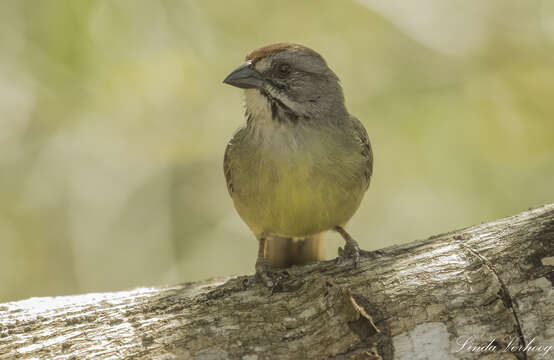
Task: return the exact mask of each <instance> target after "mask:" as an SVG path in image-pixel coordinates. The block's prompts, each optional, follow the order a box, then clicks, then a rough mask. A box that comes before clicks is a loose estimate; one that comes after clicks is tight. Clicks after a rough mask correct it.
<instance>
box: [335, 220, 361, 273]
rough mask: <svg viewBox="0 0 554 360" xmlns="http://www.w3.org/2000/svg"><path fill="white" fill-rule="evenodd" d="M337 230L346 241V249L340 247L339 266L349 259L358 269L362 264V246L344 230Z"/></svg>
mask: <svg viewBox="0 0 554 360" xmlns="http://www.w3.org/2000/svg"><path fill="white" fill-rule="evenodd" d="M335 230H336V231H337V232H338V233H339V234H341V235H342V237H343V238H344V240H345V244H344V248H342V247H339V251H338V252H339V256H338V257H337V264H341V263H342V262H344V261H345V260H347V259H352V264H353V265H354V267H358V264H359V263H360V246H359V245H358V242H357V241H356V240H354V239H353V238H352V237H351V236H350V235H349V234H348V233H347V232H346V231H345V230H344V229H343V228H341V227H338V226H337V227H336V228H335Z"/></svg>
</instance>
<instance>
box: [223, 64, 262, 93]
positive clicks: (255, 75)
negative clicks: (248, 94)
mask: <svg viewBox="0 0 554 360" xmlns="http://www.w3.org/2000/svg"><path fill="white" fill-rule="evenodd" d="M223 82H224V83H225V84H229V85H233V86H236V87H238V88H241V89H253V88H261V87H262V85H263V83H264V81H263V79H262V76H261V75H260V73H259V72H258V71H256V69H254V68H253V66H252V64H251V63H250V62H246V63H244V64H242V65H241V66H239V67H238V68H237V69H235V70H234V71H233V72H232V73H230V74H229V75H227V77H226V78H225V80H223Z"/></svg>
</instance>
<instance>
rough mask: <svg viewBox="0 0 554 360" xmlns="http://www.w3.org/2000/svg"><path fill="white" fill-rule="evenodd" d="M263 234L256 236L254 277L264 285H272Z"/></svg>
mask: <svg viewBox="0 0 554 360" xmlns="http://www.w3.org/2000/svg"><path fill="white" fill-rule="evenodd" d="M265 239H266V238H265V236H263V235H262V236H260V237H258V258H257V259H256V278H258V279H259V280H261V281H262V282H263V283H264V284H265V286H267V287H273V280H272V277H273V276H272V275H273V273H272V272H271V268H272V267H271V264H270V263H269V262H268V261H267V260H266V259H265V256H264V255H265V254H264V253H265Z"/></svg>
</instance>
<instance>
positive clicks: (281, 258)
mask: <svg viewBox="0 0 554 360" xmlns="http://www.w3.org/2000/svg"><path fill="white" fill-rule="evenodd" d="M324 256H325V254H324V248H323V233H320V234H316V235H313V236H310V237H305V238H301V239H292V238H285V237H274V236H272V237H268V238H267V239H266V243H265V258H266V260H267V261H268V262H269V263H270V264H271V265H273V266H276V267H289V266H292V265H303V264H307V263H311V262H314V261H318V260H323V259H324Z"/></svg>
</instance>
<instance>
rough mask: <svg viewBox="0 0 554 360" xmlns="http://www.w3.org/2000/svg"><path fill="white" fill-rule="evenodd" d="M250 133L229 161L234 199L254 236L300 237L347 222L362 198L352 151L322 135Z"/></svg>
mask: <svg viewBox="0 0 554 360" xmlns="http://www.w3.org/2000/svg"><path fill="white" fill-rule="evenodd" d="M270 130H271V131H266V132H264V130H260V129H258V130H257V132H256V130H254V131H253V132H252V134H251V135H250V136H251V137H250V138H249V139H245V140H244V141H243V143H242V144H241V145H240V146H239V148H240V149H236V150H235V151H237V152H240V154H237V153H235V154H234V156H233V158H234V159H233V166H234V168H233V171H232V172H233V184H234V189H235V190H234V193H233V200H234V202H235V206H236V208H237V211H238V212H239V214H240V215H241V217H242V218H243V219H244V220H245V222H246V223H247V224H248V225H249V226H250V227H251V228H252V230H253V231H254V232H255V233H261V232H265V233H272V234H276V235H282V236H304V235H310V234H314V233H317V232H321V231H324V230H327V229H330V228H331V227H333V226H336V225H341V224H343V223H345V222H346V221H348V219H349V218H350V217H351V216H352V215H353V213H354V212H355V210H356V209H357V207H358V205H359V202H360V201H361V199H362V196H363V192H364V191H363V186H362V183H361V179H360V176H361V173H360V171H358V170H357V167H358V166H357V165H356V161H355V160H354V158H355V157H356V156H357V155H358V154H357V151H356V150H354V149H345V146H344V142H341V141H337V139H336V138H333V136H332V134H331V133H329V134H327V133H325V132H324V131H321V129H319V130H314V129H306V128H301V127H297V128H295V129H294V132H292V131H291V129H287V128H286V127H284V126H282V127H281V128H279V127H276V128H273V129H270Z"/></svg>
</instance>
